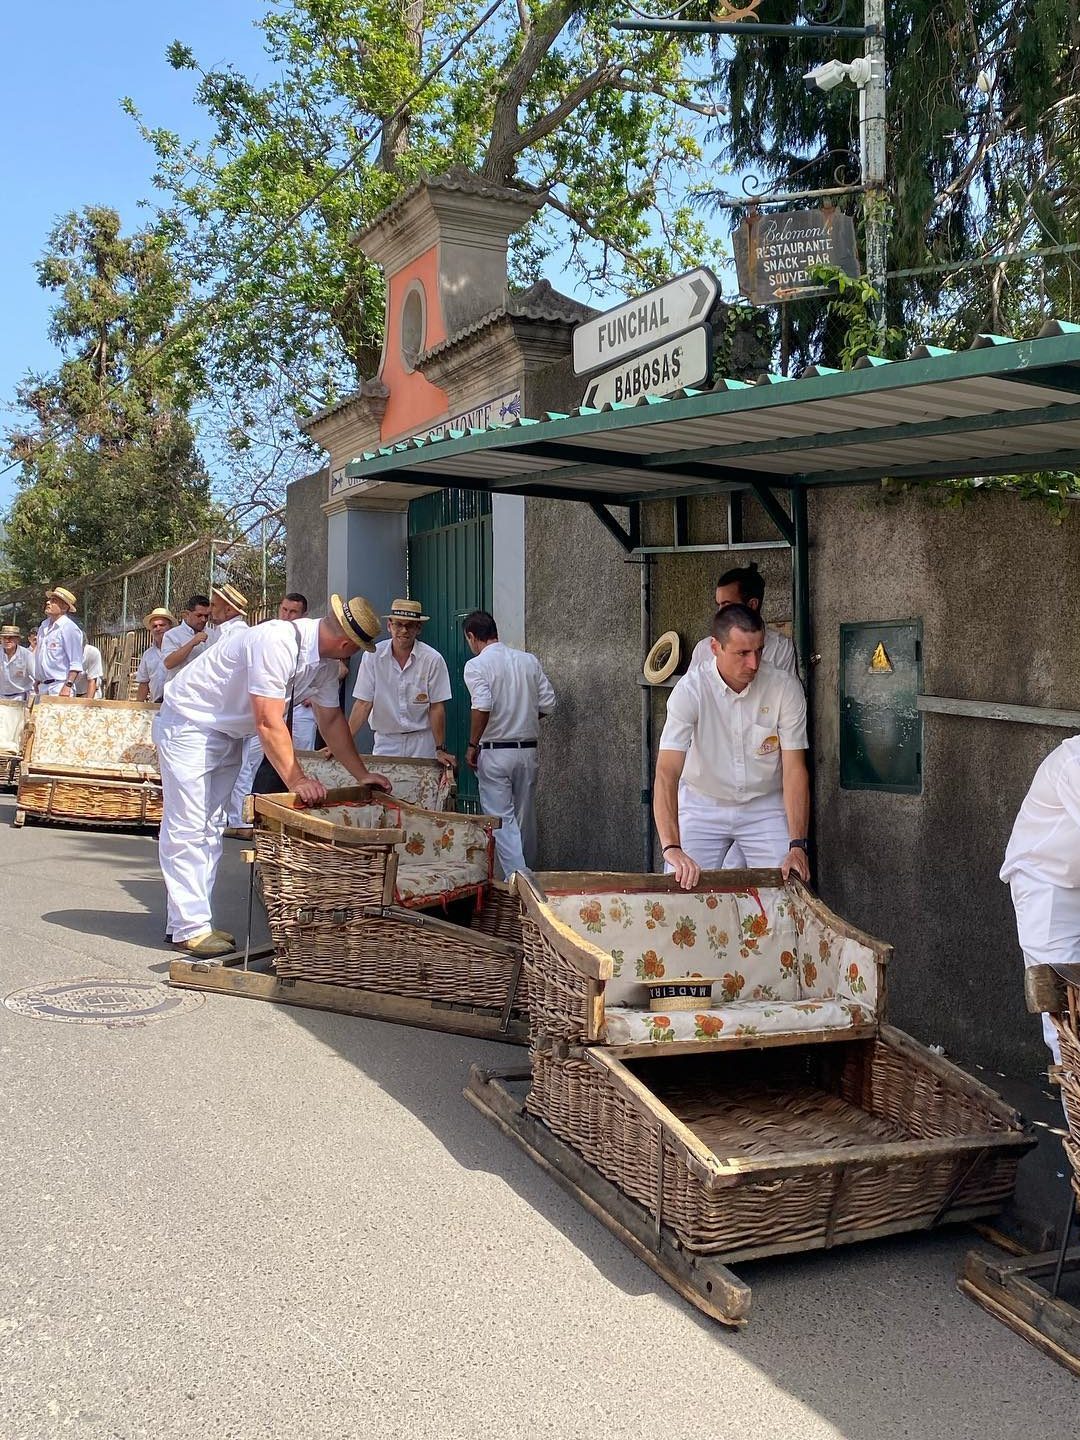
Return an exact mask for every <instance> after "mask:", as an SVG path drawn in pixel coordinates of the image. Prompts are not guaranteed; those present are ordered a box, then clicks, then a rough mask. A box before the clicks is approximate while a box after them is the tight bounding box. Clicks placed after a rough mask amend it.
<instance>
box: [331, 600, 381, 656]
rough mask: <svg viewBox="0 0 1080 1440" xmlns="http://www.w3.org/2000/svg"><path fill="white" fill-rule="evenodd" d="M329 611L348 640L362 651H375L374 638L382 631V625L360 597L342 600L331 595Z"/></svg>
mask: <svg viewBox="0 0 1080 1440" xmlns="http://www.w3.org/2000/svg"><path fill="white" fill-rule="evenodd" d="M330 609H331V610H332V611H333V612H334V619H335V620H336V621H337V622H338V624H339V625H340V626H341V628H342V630H344V631H345V634H346V635H347V636H348V637H349V639H350V640H355V642H356V643H357V645H359V646H361V647H362V648H363V649H364V650H374V649H375V636H376V635H378V633H379V631H380V630H381V629H382V625H381V623H380V621H379V617H378V615H376V613H375V611H374V610H373V609H372V607H371V606H370V605H369V604H368V602H367V601H366V600H365V599H364V597H363V596H362V595H354V596H353V598H352V599H351V600H343V599H342V598H341V596H340V595H331V596H330Z"/></svg>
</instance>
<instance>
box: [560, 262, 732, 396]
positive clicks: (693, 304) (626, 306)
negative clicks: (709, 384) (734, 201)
mask: <svg viewBox="0 0 1080 1440" xmlns="http://www.w3.org/2000/svg"><path fill="white" fill-rule="evenodd" d="M719 290H720V285H719V282H718V281H717V279H716V276H715V275H714V274H713V273H712V271H711V270H708V269H706V268H705V266H703V265H702V266H699V267H698V268H697V269H696V270H688V271H687V272H686V274H685V275H677V276H676V277H675V279H674V280H668V281H667V282H666V283H665V284H663V285H660V286H658V287H657V289H655V290H650V291H649V292H648V294H646V295H639V296H637V298H636V299H634V300H626V301H624V302H623V303H622V304H621V305H616V306H615V308H614V309H613V310H608V311H606V312H605V313H604V314H603V315H597V316H596V317H595V318H594V319H592V320H587V321H585V323H584V324H583V325H579V326H578V327H577V328H576V330H575V331H574V342H573V358H574V374H575V375H588V374H590V373H591V372H592V371H595V370H600V369H601V368H602V367H608V368H605V369H603V372H602V373H601V374H599V375H593V376H592V378H591V380H590V381H589V384H588V387H587V388H586V391H585V401H584V403H585V404H586V405H589V406H595V405H604V404H622V403H624V402H627V401H631V400H637V399H640V397H641V396H642V395H670V394H672V393H673V392H674V391H676V390H681V389H684V388H685V387H686V386H688V385H699V384H700V383H701V382H702V381H703V380H707V379H708V377H709V371H710V368H711V365H712V331H711V329H710V328H709V326H708V325H707V324H706V323H705V322H706V321H707V319H708V316H709V312H710V310H711V309H712V306H713V302H714V301H715V299H716V297H717V295H718V293H719Z"/></svg>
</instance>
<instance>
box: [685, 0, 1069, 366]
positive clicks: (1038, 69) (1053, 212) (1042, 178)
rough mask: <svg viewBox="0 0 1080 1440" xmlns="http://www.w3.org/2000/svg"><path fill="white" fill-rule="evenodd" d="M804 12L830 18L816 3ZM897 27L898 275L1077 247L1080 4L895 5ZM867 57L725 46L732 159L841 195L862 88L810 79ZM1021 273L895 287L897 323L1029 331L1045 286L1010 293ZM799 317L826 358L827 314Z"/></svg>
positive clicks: (849, 7)
mask: <svg viewBox="0 0 1080 1440" xmlns="http://www.w3.org/2000/svg"><path fill="white" fill-rule="evenodd" d="M827 8H828V9H829V11H830V14H829V16H828V18H829V19H830V20H836V21H837V22H839V23H843V24H848V25H852V24H861V23H862V20H863V0H839V3H837V4H835V5H831V6H829V7H827ZM688 13H689V12H688ZM756 18H758V19H760V20H765V21H781V22H787V23H790V22H791V20H792V19H793V18H794V17H793V14H792V5H791V3H790V0H763V3H762V5H761V7H760V9H759V11H758V14H757V17H756ZM806 18H808V19H809V18H824V16H822V15H820V14H819V15H818V16H817V17H814V16H812V15H811V14H810V11H809V8H808V9H807V13H806ZM886 21H887V59H888V101H887V123H888V147H887V149H888V167H889V175H888V179H889V187H890V191H891V195H892V201H893V203H892V207H891V215H890V237H889V264H890V268H892V269H900V268H904V269H906V268H918V267H923V266H929V267H933V266H938V265H946V264H949V263H951V262H956V261H964V260H969V259H971V258H973V257H977V256H980V255H987V254H993V253H995V252H997V251H1000V250H1002V249H1006V248H1009V249H1011V248H1015V247H1020V246H1025V247H1028V246H1030V247H1045V246H1049V245H1054V244H1057V243H1060V242H1063V241H1076V240H1077V239H1080V203H1078V201H1077V190H1076V185H1075V169H1076V155H1077V151H1078V137H1080V124H1078V121H1080V11H1078V9H1077V6H1076V4H1075V0H889V3H888V5H887V7H886ZM861 48H862V47H861V42H860V41H857V40H826V41H825V42H824V43H822V42H821V41H820V40H816V41H808V40H800V41H799V42H797V43H792V42H791V41H789V40H786V39H773V38H765V39H751V38H750V37H746V38H745V39H740V40H737V41H735V42H734V43H731V44H726V45H724V46H723V47H720V48H719V49H718V52H717V72H718V75H719V77H720V79H719V82H718V83H719V89H718V95H719V97H720V98H722V99H724V100H726V101H727V104H728V107H729V110H730V116H731V119H730V123H726V124H725V125H724V126H723V127H722V128H721V129H720V130H719V131H717V132H716V138H717V140H718V143H719V144H720V146H721V148H722V152H723V154H724V156H725V158H726V159H727V160H728V161H729V162H730V164H731V165H732V166H733V167H734V168H736V169H737V170H739V171H740V172H750V173H752V174H754V175H755V176H757V177H759V178H760V180H762V181H763V182H767V183H769V184H771V183H774V182H779V183H781V184H783V183H784V182H786V181H787V180H789V178H791V177H793V176H797V180H796V182H795V183H796V186H797V187H798V188H801V189H811V188H818V187H827V186H831V185H835V184H836V181H837V172H838V171H839V172H840V178H841V179H842V180H844V181H845V182H850V181H853V180H856V179H857V178H858V165H859V158H858V135H859V99H858V94H857V92H856V91H855V89H854V88H853V87H852V86H850V85H841V86H838V87H837V88H836V89H834V90H832V91H830V92H828V93H827V94H823V93H822V92H820V91H817V90H808V89H807V88H806V87H805V86H804V85H803V84H802V81H801V78H800V77H801V75H802V73H803V72H805V71H806V70H808V69H809V68H810V67H811V66H813V65H816V64H818V63H820V62H821V61H822V60H824V59H826V58H828V57H831V56H836V58H838V59H842V60H850V59H853V58H854V57H855V56H856V55H857V54H859V53H860V52H861ZM1070 167H1071V169H1072V170H1073V172H1074V173H1073V175H1072V176H1070V173H1069V171H1070ZM761 188H762V189H765V188H766V185H765V184H763V185H762V187H761ZM1046 268H1047V272H1048V273H1049V274H1050V275H1051V279H1053V277H1054V276H1055V275H1057V274H1059V273H1060V271H1061V269H1062V268H1064V269H1067V270H1070V271H1071V273H1072V278H1073V281H1074V282H1075V280H1076V278H1077V274H1078V272H1077V271H1076V269H1075V260H1065V259H1062V260H1061V261H1059V262H1058V263H1057V265H1056V266H1055V265H1054V264H1053V263H1051V264H1050V265H1049V266H1048V267H1046ZM1009 273H1011V275H1012V276H1013V278H1014V279H1015V278H1017V271H1016V270H1015V269H1013V270H1012V271H1011V272H1009ZM1009 273H1007V272H1005V271H1001V270H995V269H994V267H977V268H974V269H971V270H968V271H957V272H950V274H949V278H948V280H947V283H943V277H942V275H941V274H940V273H939V274H928V275H926V276H922V277H907V278H905V279H904V280H903V281H902V282H901V281H897V282H893V283H891V284H890V285H889V287H888V290H887V294H886V302H887V311H888V315H889V319H890V321H891V323H892V324H894V325H897V324H903V325H905V327H906V328H907V330H908V331H909V333H911V332H916V333H917V334H918V338H920V339H922V338H929V337H930V336H934V337H935V338H937V339H938V340H939V341H941V342H942V343H949V341H950V340H957V341H959V340H961V339H967V338H970V335H971V333H972V331H973V330H975V329H977V328H981V327H984V326H988V325H989V326H991V327H992V328H995V329H998V330H1001V329H1005V328H1006V327H1007V326H1008V325H1010V324H1013V325H1017V326H1018V327H1019V326H1022V325H1024V324H1025V323H1029V322H1030V308H1031V301H1032V298H1033V295H1032V291H1033V290H1036V289H1038V288H1039V287H1038V285H1035V286H1032V285H1031V284H1027V285H1015V286H1014V285H1010V284H1008V283H1006V282H1007V281H1008V279H1009ZM1029 274H1030V272H1029ZM788 308H789V310H790V311H791V314H790V315H789V316H788V323H789V325H790V326H791V327H792V329H793V335H792V337H791V338H792V345H793V349H794V351H795V353H796V355H797V357H798V358H801V359H804V360H805V359H809V358H817V356H818V355H819V354H820V353H821V343H822V338H823V337H822V318H823V313H824V312H823V307H821V306H813V305H800V306H793V307H788ZM827 358H831V357H827Z"/></svg>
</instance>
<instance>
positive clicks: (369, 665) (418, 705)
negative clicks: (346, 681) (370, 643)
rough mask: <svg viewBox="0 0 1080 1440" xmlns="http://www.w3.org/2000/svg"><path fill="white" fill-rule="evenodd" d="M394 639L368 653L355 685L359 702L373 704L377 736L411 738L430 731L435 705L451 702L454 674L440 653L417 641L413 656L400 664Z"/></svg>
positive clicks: (374, 725) (372, 722) (372, 712)
mask: <svg viewBox="0 0 1080 1440" xmlns="http://www.w3.org/2000/svg"><path fill="white" fill-rule="evenodd" d="M393 643H394V642H393V640H380V641H379V643H378V644H377V645H376V646H375V649H374V651H370V650H369V651H366V652H365V654H364V655H363V656H362V658H361V660H360V669H359V670H358V672H357V675H356V684H355V685H354V686H353V696H354V698H355V699H357V700H370V701H371V718H370V721H369V724H370V725H371V728H372V730H374V732H375V734H376V735H408V734H412V733H413V732H414V731H417V730H427V729H429V728H430V725H431V719H430V716H429V714H428V710H429V707H430V706H431V705H438V704H441V703H443V702H445V701H447V700H449V699H450V696H451V694H452V693H453V692H452V691H451V689H450V672H449V670H447V668H446V661H445V660H444V659H443V657H442V656H441V655H440V654H439V652H438V650H436V649H434V648H433V647H432V646H431V645H425V644H424V642H423V641H422V640H417V642H416V644H415V645H414V646H413V649H412V654H411V655H410V656H409V658H408V659H407V660H406V661H405V664H404V665H399V664H398V662H397V661H396V660H395V659H394V655H393V650H392V646H393Z"/></svg>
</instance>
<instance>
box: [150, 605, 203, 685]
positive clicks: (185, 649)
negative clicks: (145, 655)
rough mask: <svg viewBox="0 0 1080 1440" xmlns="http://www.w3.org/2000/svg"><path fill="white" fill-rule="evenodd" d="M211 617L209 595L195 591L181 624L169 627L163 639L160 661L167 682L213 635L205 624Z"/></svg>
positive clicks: (199, 652)
mask: <svg viewBox="0 0 1080 1440" xmlns="http://www.w3.org/2000/svg"><path fill="white" fill-rule="evenodd" d="M209 619H210V596H209V595H192V597H191V598H190V600H189V601H188V602H187V604H186V605H185V606H184V611H183V614H182V615H181V617H180V624H179V625H174V626H173V628H172V629H171V630H166V632H165V634H164V636H163V638H162V641H161V664H162V668H163V669H164V671H165V684H166V685H168V684H169V683H170V681H172V680H173V679H175V677H176V676H177V675H178V674H179V673H180V671H181V670H182V669H183V668H184V666H185V665H188V664H190V662H191V661H192V660H194V658H195V656H196V655H200V654H201V653H202V647H203V646H204V645H205V644H206V642H207V641H208V640H209V639H210V636H209V634H208V632H207V629H206V625H207V622H208V620H209Z"/></svg>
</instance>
